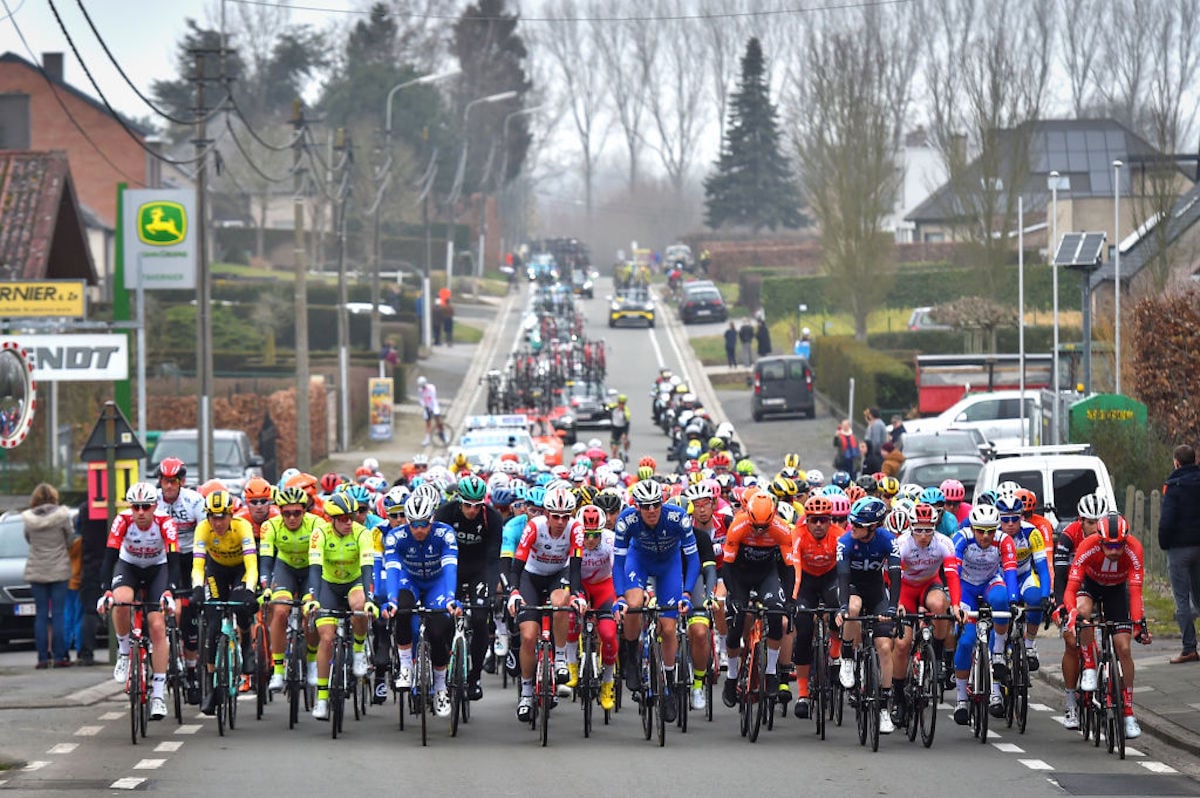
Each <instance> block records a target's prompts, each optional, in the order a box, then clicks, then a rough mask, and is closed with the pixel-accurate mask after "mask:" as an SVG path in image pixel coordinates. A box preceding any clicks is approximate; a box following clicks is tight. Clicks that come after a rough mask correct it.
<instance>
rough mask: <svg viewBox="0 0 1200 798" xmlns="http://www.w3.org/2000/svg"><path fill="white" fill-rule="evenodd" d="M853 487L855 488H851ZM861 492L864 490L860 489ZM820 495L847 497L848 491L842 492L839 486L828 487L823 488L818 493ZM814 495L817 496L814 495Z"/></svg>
mask: <svg viewBox="0 0 1200 798" xmlns="http://www.w3.org/2000/svg"><path fill="white" fill-rule="evenodd" d="M851 487H853V486H851ZM859 490H862V489H861V488H859ZM818 493H819V494H820V495H821V496H837V495H840V496H845V495H846V491H844V490H842V489H841V488H839V487H838V486H837V485H826V486H825V487H823V488H821V490H820V491H818ZM813 495H817V494H813Z"/></svg>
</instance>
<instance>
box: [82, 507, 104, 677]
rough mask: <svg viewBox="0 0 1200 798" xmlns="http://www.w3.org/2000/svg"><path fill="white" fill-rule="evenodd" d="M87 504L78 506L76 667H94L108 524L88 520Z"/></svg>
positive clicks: (98, 520) (91, 519) (102, 518)
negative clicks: (80, 614) (80, 561)
mask: <svg viewBox="0 0 1200 798" xmlns="http://www.w3.org/2000/svg"><path fill="white" fill-rule="evenodd" d="M88 511H89V508H88V502H87V499H84V500H83V501H82V502H80V504H79V516H78V517H77V518H76V523H77V524H78V525H79V535H80V537H81V538H82V539H83V572H82V574H81V579H80V585H79V605H80V608H81V609H82V610H83V625H82V628H81V629H80V631H79V649H78V650H79V660H78V662H79V664H80V665H83V666H91V665H95V664H96V654H95V650H94V647H95V644H96V633H97V631H98V630H99V628H100V615H99V613H97V612H96V601H97V600H98V599H99V598H100V573H101V571H102V570H103V568H104V552H105V551H106V550H107V548H108V545H107V544H108V524H107V523H105V521H106V520H107V519H106V518H105V517H104V516H101V517H100V518H96V519H93V518H90V517H89V515H88Z"/></svg>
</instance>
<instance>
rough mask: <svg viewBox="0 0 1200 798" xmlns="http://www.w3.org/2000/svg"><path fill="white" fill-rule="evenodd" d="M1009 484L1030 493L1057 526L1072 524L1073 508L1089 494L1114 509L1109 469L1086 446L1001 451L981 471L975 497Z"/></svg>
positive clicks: (1034, 447)
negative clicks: (1102, 498) (1105, 501)
mask: <svg viewBox="0 0 1200 798" xmlns="http://www.w3.org/2000/svg"><path fill="white" fill-rule="evenodd" d="M1009 481H1012V482H1016V483H1017V484H1019V485H1020V486H1021V487H1023V488H1027V489H1029V490H1031V491H1033V492H1034V494H1036V495H1037V497H1038V502H1039V504H1040V506H1041V508H1042V510H1041V513H1042V515H1044V516H1046V517H1047V518H1048V519H1049V520H1050V521H1051V523H1054V524H1056V525H1059V524H1063V523H1067V522H1070V521H1074V520H1075V518H1076V517H1077V515H1078V514H1077V512H1076V505H1078V504H1079V500H1080V499H1081V498H1082V497H1083V496H1085V495H1087V494H1089V493H1096V492H1099V493H1100V494H1101V495H1103V496H1104V498H1105V499H1106V500H1107V501H1108V506H1109V507H1111V508H1113V509H1116V507H1117V501H1116V496H1115V495H1114V494H1113V486H1112V479H1111V478H1110V477H1109V474H1108V466H1106V465H1105V464H1104V461H1103V460H1101V459H1100V458H1099V457H1096V456H1095V455H1093V454H1092V453H1091V447H1089V446H1086V445H1079V444H1075V445H1066V446H1026V447H1017V448H1012V449H1000V450H998V451H997V452H996V459H994V460H992V461H990V462H988V463H985V464H984V466H983V468H982V469H981V470H980V472H979V481H978V482H977V483H976V485H975V493H976V494H978V493H981V492H983V491H985V490H992V489H995V487H996V486H997V485H999V484H1000V483H1001V482H1009Z"/></svg>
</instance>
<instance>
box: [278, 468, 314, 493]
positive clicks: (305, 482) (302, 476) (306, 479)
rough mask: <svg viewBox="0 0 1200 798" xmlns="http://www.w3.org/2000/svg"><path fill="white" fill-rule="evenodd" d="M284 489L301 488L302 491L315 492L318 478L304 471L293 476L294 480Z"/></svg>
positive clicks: (288, 482)
mask: <svg viewBox="0 0 1200 798" xmlns="http://www.w3.org/2000/svg"><path fill="white" fill-rule="evenodd" d="M284 487H297V488H300V489H301V490H314V491H315V490H316V488H317V478H316V477H315V476H313V475H312V474H308V473H305V472H304V471H300V472H297V473H295V474H293V475H292V478H291V479H289V480H288V481H287V485H285V486H284Z"/></svg>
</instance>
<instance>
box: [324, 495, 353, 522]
mask: <svg viewBox="0 0 1200 798" xmlns="http://www.w3.org/2000/svg"><path fill="white" fill-rule="evenodd" d="M356 509H357V506H356V504H355V501H354V499H353V498H352V497H351V496H350V494H348V493H335V494H333V495H332V496H330V497H329V500H328V501H326V502H325V515H327V516H329V518H330V519H331V520H332V519H334V518H340V517H341V516H344V515H354V511H355V510H356Z"/></svg>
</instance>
